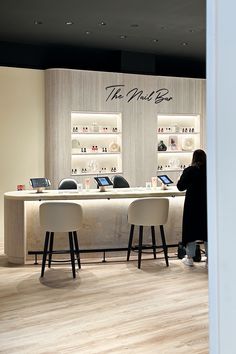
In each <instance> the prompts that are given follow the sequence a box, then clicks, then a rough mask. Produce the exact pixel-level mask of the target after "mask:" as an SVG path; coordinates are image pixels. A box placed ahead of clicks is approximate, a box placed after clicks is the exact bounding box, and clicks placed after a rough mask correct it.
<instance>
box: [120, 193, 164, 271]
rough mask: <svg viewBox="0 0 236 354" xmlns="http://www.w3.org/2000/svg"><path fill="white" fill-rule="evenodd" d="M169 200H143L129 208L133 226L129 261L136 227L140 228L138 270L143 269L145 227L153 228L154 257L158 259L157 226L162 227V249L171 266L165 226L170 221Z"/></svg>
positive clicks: (134, 202) (129, 216) (130, 222)
mask: <svg viewBox="0 0 236 354" xmlns="http://www.w3.org/2000/svg"><path fill="white" fill-rule="evenodd" d="M168 213H169V200H168V199H167V198H141V199H137V200H134V201H133V202H132V203H131V204H130V205H129V207H128V223H129V224H131V227H130V235H129V243H128V252H127V261H129V259H130V253H131V251H132V250H133V249H134V248H133V247H132V243H133V235H134V227H135V226H139V244H138V268H139V269H140V268H141V259H142V250H143V227H144V226H148V227H151V234H152V248H153V255H154V258H156V248H157V245H156V237H155V226H159V227H160V234H161V241H162V245H161V247H162V249H163V251H164V256H165V261H166V266H167V267H168V266H169V261H168V251H167V246H166V240H165V232H164V226H163V225H165V224H166V222H167V219H168Z"/></svg>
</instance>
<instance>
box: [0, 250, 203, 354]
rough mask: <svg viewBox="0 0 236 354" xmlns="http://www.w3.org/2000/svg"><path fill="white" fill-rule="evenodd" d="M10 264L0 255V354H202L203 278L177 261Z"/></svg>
mask: <svg viewBox="0 0 236 354" xmlns="http://www.w3.org/2000/svg"><path fill="white" fill-rule="evenodd" d="M136 265H137V263H136V262H133V261H132V262H129V263H126V262H107V263H93V264H82V269H81V271H80V272H79V273H78V274H77V278H76V279H75V280H73V279H72V275H71V270H70V266H67V265H66V267H63V268H61V267H59V266H56V267H54V268H53V269H51V270H46V273H45V278H44V279H43V280H41V279H40V278H39V275H40V266H34V265H27V266H18V267H15V266H14V267H13V266H9V264H7V262H6V258H5V257H4V256H0V302H1V303H0V321H1V326H0V353H4V354H8V353H9V354H21V353H22V354H28V353H30V354H39V353H44V354H45V353H78V354H94V353H96V354H108V353H109V354H123V353H128V354H134V353H135V354H136V353H137V354H139V353H140V354H141V353H142V354H149V353H152V354H155V353H157V354H179V353H181V354H185V353H186V354H187V353H188V354H189V353H191V354H206V353H208V274H207V270H206V269H205V268H204V265H205V264H204V262H202V263H197V264H196V266H195V267H194V268H187V267H186V266H184V265H183V264H182V263H181V262H180V261H179V260H176V259H174V260H170V267H169V268H166V267H165V265H164V262H163V260H145V261H143V264H142V269H141V270H138V269H137V267H136Z"/></svg>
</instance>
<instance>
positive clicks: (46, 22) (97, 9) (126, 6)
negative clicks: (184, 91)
mask: <svg viewBox="0 0 236 354" xmlns="http://www.w3.org/2000/svg"><path fill="white" fill-rule="evenodd" d="M205 7H206V5H205V0H146V1H144V0H117V1H115V0H83V1H81V0H0V50H1V56H0V57H1V58H0V65H6V66H20V67H22V66H23V67H33V68H40V69H41V68H48V67H59V66H60V67H69V68H78V69H80V68H81V69H89V70H96V69H98V70H107V71H121V72H122V71H123V72H132V71H133V72H137V73H147V74H158V75H159V74H162V72H161V70H162V69H164V72H163V74H167V75H168V74H169V75H173V74H175V71H176V72H177V76H195V77H204V76H205V52H206V49H205V45H206V8H205ZM168 68H169V69H168ZM178 71H179V74H180V75H178ZM181 73H182V75H181ZM190 73H192V75H191V74H190Z"/></svg>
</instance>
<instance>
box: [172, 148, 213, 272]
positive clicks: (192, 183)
mask: <svg viewBox="0 0 236 354" xmlns="http://www.w3.org/2000/svg"><path fill="white" fill-rule="evenodd" d="M177 188H178V190H180V191H184V190H186V195H185V202H184V212H183V225H182V242H183V245H184V246H185V247H186V254H187V255H186V257H185V258H184V259H183V260H182V261H183V263H184V264H186V265H188V266H193V257H194V256H195V251H196V242H195V241H197V240H202V241H204V242H205V251H206V256H207V191H206V153H205V152H204V151H203V150H200V149H198V150H195V151H194V153H193V158H192V163H191V166H189V167H187V168H185V169H184V171H183V174H182V175H181V177H180V179H179V181H178V183H177Z"/></svg>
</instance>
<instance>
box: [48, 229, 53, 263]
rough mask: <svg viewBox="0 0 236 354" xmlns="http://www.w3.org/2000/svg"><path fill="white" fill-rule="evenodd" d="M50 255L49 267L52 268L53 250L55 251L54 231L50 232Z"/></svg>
mask: <svg viewBox="0 0 236 354" xmlns="http://www.w3.org/2000/svg"><path fill="white" fill-rule="evenodd" d="M49 239H50V241H49V257H48V268H51V263H52V251H53V241H54V232H51V233H50V237H49Z"/></svg>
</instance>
